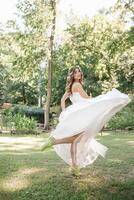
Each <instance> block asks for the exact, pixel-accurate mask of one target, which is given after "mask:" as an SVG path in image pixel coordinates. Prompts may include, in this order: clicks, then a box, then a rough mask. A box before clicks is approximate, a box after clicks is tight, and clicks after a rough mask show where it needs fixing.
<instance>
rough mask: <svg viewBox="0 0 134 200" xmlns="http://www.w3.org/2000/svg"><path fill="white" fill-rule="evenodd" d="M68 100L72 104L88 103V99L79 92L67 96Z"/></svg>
mask: <svg viewBox="0 0 134 200" xmlns="http://www.w3.org/2000/svg"><path fill="white" fill-rule="evenodd" d="M69 98H70V100H71V102H72V103H77V102H87V101H89V99H88V98H84V97H82V96H81V95H80V93H79V92H73V94H71V95H70V96H69Z"/></svg>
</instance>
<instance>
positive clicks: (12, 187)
mask: <svg viewBox="0 0 134 200" xmlns="http://www.w3.org/2000/svg"><path fill="white" fill-rule="evenodd" d="M28 186H29V181H28V180H27V179H26V178H21V177H10V178H8V179H6V180H4V181H2V182H1V189H2V190H4V191H10V192H13V191H16V190H20V189H22V188H27V187H28Z"/></svg>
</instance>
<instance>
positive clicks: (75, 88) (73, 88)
mask: <svg viewBox="0 0 134 200" xmlns="http://www.w3.org/2000/svg"><path fill="white" fill-rule="evenodd" d="M80 88H82V85H81V83H78V82H77V83H73V85H72V91H73V92H77V91H78V90H79V89H80Z"/></svg>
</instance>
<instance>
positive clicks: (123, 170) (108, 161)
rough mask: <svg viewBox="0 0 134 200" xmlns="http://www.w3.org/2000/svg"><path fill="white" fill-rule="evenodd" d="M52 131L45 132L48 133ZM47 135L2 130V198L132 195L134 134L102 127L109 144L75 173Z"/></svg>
mask: <svg viewBox="0 0 134 200" xmlns="http://www.w3.org/2000/svg"><path fill="white" fill-rule="evenodd" d="M47 136H48V134H47V135H46V137H47ZM44 138H45V134H43V135H37V136H32V135H27V136H26V135H20V136H11V135H6V134H5V135H0V200H133V199H134V133H132V132H130V133H127V132H103V136H100V135H99V134H98V136H97V137H96V139H97V140H98V141H100V142H101V143H102V144H104V145H106V146H107V147H108V148H109V149H108V151H107V154H106V157H105V158H103V157H101V156H99V157H98V159H97V160H96V161H95V162H94V163H93V164H92V165H89V166H87V167H86V168H83V169H82V170H81V172H82V176H81V177H79V178H76V177H73V176H72V175H71V173H70V172H69V168H68V167H69V166H68V165H67V164H66V163H65V162H64V161H63V160H62V159H61V158H59V157H58V156H57V154H56V153H55V152H54V150H53V148H51V149H50V150H47V151H45V152H40V146H41V145H42V144H43V142H44Z"/></svg>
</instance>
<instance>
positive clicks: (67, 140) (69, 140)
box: [51, 132, 82, 145]
mask: <svg viewBox="0 0 134 200" xmlns="http://www.w3.org/2000/svg"><path fill="white" fill-rule="evenodd" d="M81 133H82V132H81ZM81 133H79V134H77V135H74V136H71V137H68V138H62V139H55V138H54V137H51V141H52V144H53V145H56V144H65V143H72V142H73V141H74V139H76V138H77V137H78V136H79V135H80V134H81Z"/></svg>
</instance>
